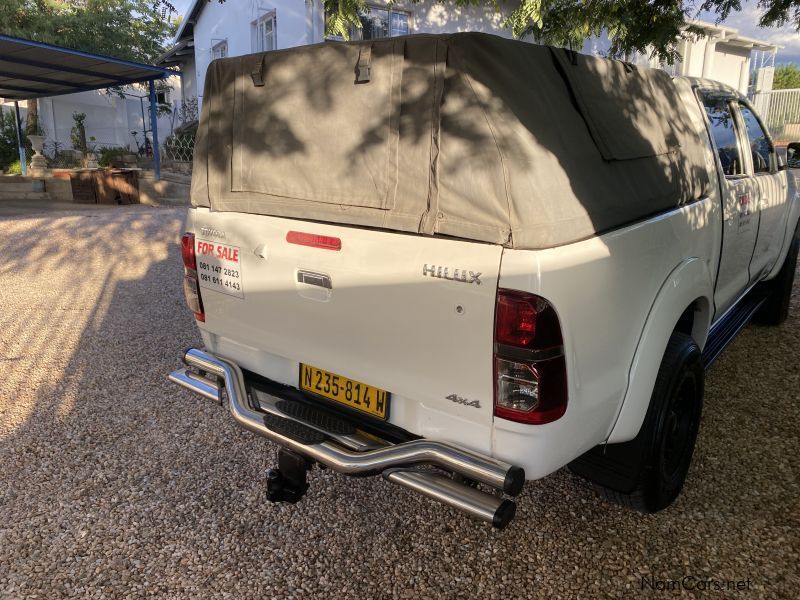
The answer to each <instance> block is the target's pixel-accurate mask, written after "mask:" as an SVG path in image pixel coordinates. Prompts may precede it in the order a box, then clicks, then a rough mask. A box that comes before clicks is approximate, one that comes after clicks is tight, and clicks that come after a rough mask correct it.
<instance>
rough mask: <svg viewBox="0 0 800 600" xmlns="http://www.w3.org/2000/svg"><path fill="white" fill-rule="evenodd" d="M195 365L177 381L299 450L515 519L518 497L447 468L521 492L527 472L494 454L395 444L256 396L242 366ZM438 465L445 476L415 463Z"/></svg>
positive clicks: (501, 519) (422, 442) (501, 523)
mask: <svg viewBox="0 0 800 600" xmlns="http://www.w3.org/2000/svg"><path fill="white" fill-rule="evenodd" d="M184 362H185V363H186V364H187V365H188V367H187V368H183V369H178V370H176V371H173V372H172V373H171V374H170V376H169V378H170V380H171V381H173V382H174V383H176V384H178V385H180V386H182V387H184V388H186V389H189V390H191V391H193V392H195V393H197V394H198V395H200V396H202V397H204V398H208V399H210V400H214V401H216V402H220V403H221V400H222V393H221V392H222V390H224V393H225V396H227V398H228V405H229V408H230V412H231V415H232V416H233V418H234V419H235V420H236V421H237V422H238V423H239V424H240V425H241V426H242V427H244V428H245V429H248V430H250V431H252V432H253V433H256V434H258V435H261V436H263V437H265V438H267V439H269V440H271V441H273V442H275V443H277V444H279V445H281V446H283V447H284V448H287V449H289V450H291V451H293V452H296V453H298V454H302V455H303V456H305V457H307V458H309V459H311V460H313V461H316V462H318V463H320V464H323V465H325V466H327V467H329V468H331V469H332V470H334V471H337V472H340V473H344V474H348V475H374V474H379V473H380V474H382V475H383V476H384V478H385V479H387V480H388V481H391V482H392V483H395V484H398V485H401V486H403V487H406V488H408V489H411V490H413V491H416V492H418V493H420V494H422V495H425V496H428V497H429V498H432V499H434V500H438V501H440V502H443V503H444V504H448V505H449V506H452V507H454V508H457V509H459V510H461V511H463V512H465V513H467V514H470V515H472V516H474V517H477V518H479V519H480V520H482V521H485V522H488V523H491V524H492V525H493V526H494V527H497V528H502V527H505V526H506V525H507V524H508V523H509V522H510V521H511V519H512V518H513V516H514V512H515V510H516V505H515V504H514V502H513V501H511V500H508V499H503V498H501V497H499V496H498V495H495V494H491V493H487V492H484V491H481V490H479V489H477V488H476V487H473V486H470V485H468V484H465V483H461V482H458V481H455V480H454V479H452V478H451V477H448V476H446V474H456V475H459V476H461V477H462V478H465V479H466V480H468V481H469V480H471V481H475V482H479V483H482V484H484V485H486V486H489V487H490V488H493V490H496V491H499V492H502V493H504V494H508V495H512V496H513V495H516V494H518V493H519V492H520V491H521V489H522V486H523V484H524V482H525V472H524V470H523V469H522V468H521V467H517V466H514V465H511V464H508V463H505V462H503V461H499V460H496V459H494V458H491V457H488V456H483V455H481V454H477V453H475V452H472V451H470V450H466V449H464V448H459V447H457V446H455V445H453V444H449V443H446V442H436V441H432V440H426V439H418V440H412V441H408V442H403V443H398V444H391V443H390V442H388V441H385V440H381V439H376V438H375V437H374V436H369V437H367V436H363V435H361V433H360V432H359V431H358V430H357V429H356V428H355V427H352V426H348V424H347V423H346V422H339V421H337V420H335V419H334V420H331V419H330V418H329V417H327V418H326V417H324V416H322V415H319V414H315V413H314V411H313V410H309V409H308V408H307V407H305V408H301V407H298V406H297V404H296V403H293V402H292V401H291V400H287V399H286V398H281V397H278V396H274V395H271V394H267V393H264V392H259V393H258V395H257V397H251V396H248V393H247V388H246V385H245V380H244V376H243V374H242V370H241V369H240V368H239V367H238V366H237V365H236V364H234V363H233V362H231V361H228V360H226V359H224V358H221V357H217V356H214V355H213V354H210V353H208V352H204V351H202V350H198V349H195V348H191V349H189V350H187V351H186V353H185V355H184ZM419 466H431V467H437V468H438V469H439V470H440V471H444V472H445V474H440V473H436V472H433V471H430V470H424V471H421V470H416V469H414V468H413V467H419Z"/></svg>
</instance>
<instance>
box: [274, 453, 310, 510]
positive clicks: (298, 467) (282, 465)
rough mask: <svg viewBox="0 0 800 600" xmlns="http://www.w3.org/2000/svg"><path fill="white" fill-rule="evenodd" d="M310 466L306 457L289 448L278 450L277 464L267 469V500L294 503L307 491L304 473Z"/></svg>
mask: <svg viewBox="0 0 800 600" xmlns="http://www.w3.org/2000/svg"><path fill="white" fill-rule="evenodd" d="M310 468H311V463H310V462H309V460H308V459H307V458H305V457H304V456H301V455H300V454H296V453H294V452H292V451H290V450H286V449H284V448H281V449H280V450H278V466H277V467H275V468H272V469H268V470H267V500H269V501H270V502H289V503H291V504H294V503H295V502H298V501H300V500H302V499H303V496H305V495H306V492H307V491H308V481H307V480H306V474H307V473H308V470H309V469H310Z"/></svg>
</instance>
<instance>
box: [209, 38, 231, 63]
mask: <svg viewBox="0 0 800 600" xmlns="http://www.w3.org/2000/svg"><path fill="white" fill-rule="evenodd" d="M226 56H228V40H221V41H219V42H217V43H216V44H214V45H213V46H212V47H211V60H217V59H218V58H225V57H226Z"/></svg>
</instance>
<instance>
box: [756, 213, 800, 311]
mask: <svg viewBox="0 0 800 600" xmlns="http://www.w3.org/2000/svg"><path fill="white" fill-rule="evenodd" d="M798 232H800V229H798V230H796V231H795V232H794V238H793V240H792V245H791V246H790V247H789V252H788V253H787V254H786V259H785V260H784V261H783V266H782V267H781V270H780V271H778V274H777V275H776V276H775V277H774V278H773V279H770V280H769V281H765V282H764V283H762V284H761V285H762V286H763V291H765V292H766V294H767V299H766V301H765V302H764V304H762V305H761V308H759V309H758V311H757V312H756V314H755V315H753V322H755V323H758V324H759V325H780V324H781V323H783V322H784V321H785V320H786V319H787V318H788V317H789V303H790V302H791V301H792V287H793V286H794V274H795V271H796V270H797V252H798V249H800V237H798Z"/></svg>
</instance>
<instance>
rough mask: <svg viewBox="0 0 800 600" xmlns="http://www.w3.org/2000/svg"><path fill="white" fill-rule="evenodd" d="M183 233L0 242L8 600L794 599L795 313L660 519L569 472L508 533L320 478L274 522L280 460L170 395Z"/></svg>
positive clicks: (727, 394) (736, 368) (37, 226)
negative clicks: (710, 586) (270, 472)
mask: <svg viewBox="0 0 800 600" xmlns="http://www.w3.org/2000/svg"><path fill="white" fill-rule="evenodd" d="M181 218H182V211H167V210H162V211H152V210H133V209H130V210H126V211H124V212H122V211H121V212H119V213H114V214H103V215H94V214H91V215H90V214H84V215H80V216H51V217H46V218H37V219H23V220H16V221H5V222H0V227H2V231H3V236H2V238H1V239H0V256H2V261H1V262H0V305H2V307H3V311H2V312H0V342H1V343H2V345H1V346H0V362H1V363H2V365H3V366H4V367H5V368H4V373H3V378H2V380H1V381H0V465H1V466H2V473H1V474H0V593H3V594H6V595H8V596H10V597H21V596H24V595H28V594H38V595H40V596H41V597H47V598H55V597H61V596H68V595H72V596H74V595H81V596H89V595H108V596H114V595H123V594H129V595H137V596H138V595H145V594H148V595H172V596H176V595H177V596H183V595H190V594H191V595H193V596H196V595H200V596H205V595H222V594H228V595H231V596H235V597H237V598H245V597H278V596H291V595H306V596H309V597H328V596H334V595H335V596H336V597H340V596H341V597H357V598H362V597H417V596H422V597H434V596H447V597H457V596H463V597H475V596H479V597H500V596H501V595H502V596H503V597H520V598H521V597H533V596H536V597H553V596H560V597H576V596H581V597H587V596H592V597H595V596H601V595H608V596H623V595H630V593H631V592H634V593H635V592H637V591H640V590H641V589H642V585H645V584H643V583H642V578H645V579H647V581H649V579H648V578H649V577H650V576H651V575H652V576H653V577H655V578H656V579H681V578H682V577H684V576H693V577H697V578H701V579H707V578H716V579H725V580H727V579H737V580H738V579H743V578H744V579H746V578H750V579H751V581H752V582H753V586H754V589H757V590H760V592H759V593H761V594H762V595H769V596H781V595H788V594H789V590H790V589H793V587H794V586H796V585H797V583H798V582H797V576H796V564H797V555H798V543H797V534H796V532H797V531H798V525H800V523H798V506H797V500H796V499H797V497H798V495H799V494H798V489H797V486H798V483H797V481H798V478H797V461H796V460H795V454H796V449H797V437H798V436H797V426H796V423H797V422H798V418H800V414H798V413H800V411H799V410H798V404H799V403H798V392H797V390H798V389H800V381H798V374H797V371H796V369H794V365H795V364H796V361H795V358H794V357H796V356H797V355H798V352H800V342H799V341H798V335H797V334H798V327H799V326H800V323H799V322H798V317H799V316H800V315H799V314H798V312H799V310H800V306H798V305H797V302H795V305H794V306H793V311H792V316H791V318H790V321H789V322H788V323H787V324H786V325H785V326H783V327H781V328H778V329H766V328H752V327H751V328H749V329H748V330H747V331H746V332H745V333H744V334H743V335H742V336H741V338H740V339H739V340H737V341H736V342H735V343H734V345H733V346H732V347H731V348H730V349H729V350H728V351H727V353H726V354H725V355H724V356H723V357H722V359H721V360H720V361H719V362H718V363H717V364H716V366H715V367H714V368H713V369H712V370H711V371H710V372H709V374H708V385H707V399H706V411H705V416H704V421H703V425H702V428H701V434H700V441H699V447H698V451H697V453H696V458H695V462H694V464H693V466H692V470H691V472H690V478H689V484H688V488H687V490H686V491H685V493H684V495H683V496H682V497H681V499H680V500H679V501H678V502H677V504H676V505H675V506H674V507H672V508H671V509H669V510H668V511H666V512H664V513H662V514H660V515H656V516H642V515H638V514H633V513H629V512H626V511H624V510H623V509H620V508H617V507H614V506H610V505H606V504H603V503H602V502H601V501H600V500H599V499H597V498H596V497H595V496H594V494H593V493H592V492H591V490H590V489H588V487H587V486H586V485H585V484H583V483H582V482H581V481H579V480H578V479H576V478H574V477H573V476H571V475H569V474H568V473H567V472H566V471H562V472H559V473H556V474H555V475H553V476H551V477H549V478H547V479H545V480H543V481H540V482H535V483H529V484H528V486H527V489H526V491H525V492H524V493H523V495H522V496H521V497H520V499H519V511H518V517H517V519H516V520H515V522H514V523H513V525H512V526H511V527H510V528H509V529H508V530H506V531H504V532H500V533H498V532H495V531H492V530H490V529H489V528H487V527H485V526H482V525H480V524H477V523H474V522H471V521H469V520H468V519H466V518H464V517H462V516H460V515H458V514H457V513H455V512H453V511H450V510H449V509H446V508H444V507H441V506H438V505H434V504H431V503H429V502H428V501H427V500H425V499H421V498H418V497H416V496H413V495H412V494H410V493H408V492H406V491H404V490H401V489H399V488H395V487H392V486H389V485H388V484H386V483H384V482H383V481H382V480H380V479H378V478H371V479H347V478H345V477H342V476H338V475H336V474H333V473H330V472H328V471H325V472H322V471H318V470H315V471H313V472H312V474H311V478H310V479H311V490H310V493H309V495H308V497H307V498H306V499H305V500H304V501H303V502H302V503H301V504H298V505H295V506H287V505H270V504H267V503H266V502H265V496H264V494H263V490H262V485H263V481H262V476H263V470H264V469H265V468H266V467H267V466H268V465H269V463H270V462H271V459H272V454H273V448H272V447H271V446H270V445H269V444H267V443H266V442H264V441H263V440H259V439H257V438H256V437H254V436H253V435H252V434H250V433H247V432H244V431H241V430H239V429H238V428H236V426H235V425H234V424H233V422H232V420H231V419H230V418H229V416H228V414H227V412H226V411H224V410H221V409H220V408H219V407H217V406H215V405H212V404H210V403H207V402H204V401H199V400H196V399H194V398H193V397H191V396H190V395H189V394H188V393H187V392H184V391H180V390H178V389H176V388H175V387H174V386H173V385H172V384H170V383H169V382H168V381H167V380H166V374H167V373H168V372H169V371H170V370H171V369H173V368H174V367H175V366H176V364H177V363H178V360H179V356H180V351H181V350H182V349H183V348H184V347H186V346H188V345H192V344H198V343H199V335H198V334H197V331H196V328H195V327H194V324H193V322H192V318H191V316H190V314H189V312H188V310H187V309H186V308H185V307H184V305H183V297H182V292H181V289H180V282H181V264H180V255H179V248H178V236H179V234H180V232H181ZM745 366H746V368H744V367H745ZM645 589H647V588H645Z"/></svg>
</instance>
